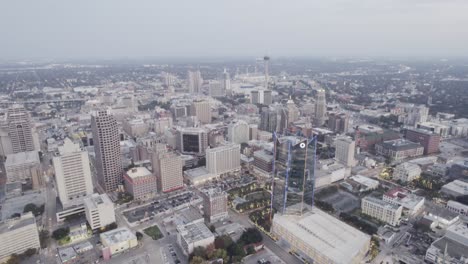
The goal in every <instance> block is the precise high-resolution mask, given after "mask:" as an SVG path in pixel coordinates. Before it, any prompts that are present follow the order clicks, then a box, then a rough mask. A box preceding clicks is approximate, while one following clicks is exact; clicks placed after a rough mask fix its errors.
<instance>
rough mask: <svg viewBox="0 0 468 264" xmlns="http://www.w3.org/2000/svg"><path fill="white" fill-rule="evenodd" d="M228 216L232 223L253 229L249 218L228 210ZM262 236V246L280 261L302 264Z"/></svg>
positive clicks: (269, 239)
mask: <svg viewBox="0 0 468 264" xmlns="http://www.w3.org/2000/svg"><path fill="white" fill-rule="evenodd" d="M229 215H230V217H231V220H233V222H237V223H240V224H242V225H243V226H245V227H253V226H254V225H252V223H251V222H250V221H249V217H248V216H247V215H243V214H238V213H237V212H235V211H233V210H231V209H230V212H229ZM262 236H263V244H264V245H265V246H266V247H267V248H268V249H270V250H271V251H273V252H274V253H275V254H276V255H277V256H278V257H279V258H280V259H281V260H282V261H284V262H286V263H288V264H302V261H300V260H299V259H297V258H296V257H294V256H293V255H291V254H289V252H287V251H286V250H284V249H283V248H282V247H280V246H279V245H277V244H276V242H275V241H274V240H273V239H271V238H270V237H269V236H267V235H265V234H264V233H262Z"/></svg>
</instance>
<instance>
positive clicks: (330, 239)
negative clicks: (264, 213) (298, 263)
mask: <svg viewBox="0 0 468 264" xmlns="http://www.w3.org/2000/svg"><path fill="white" fill-rule="evenodd" d="M272 234H273V235H274V236H275V237H277V238H278V239H280V242H279V243H283V244H284V245H287V246H288V247H289V249H290V250H292V251H295V252H297V253H298V254H300V255H301V256H303V257H304V258H305V259H306V260H307V261H308V262H309V263H342V264H345V263H346V264H348V263H349V264H351V263H355V264H357V263H361V261H362V260H363V259H364V257H365V255H366V253H367V251H368V250H369V244H370V236H368V235H366V234H364V233H362V232H361V231H359V230H357V229H356V228H354V227H351V226H349V225H347V224H345V223H344V222H342V221H340V220H338V219H337V218H335V217H333V216H331V215H329V214H327V213H325V212H323V211H321V210H319V209H317V208H314V210H313V212H307V213H305V214H302V215H282V214H279V213H277V214H275V215H274V217H273V225H272Z"/></svg>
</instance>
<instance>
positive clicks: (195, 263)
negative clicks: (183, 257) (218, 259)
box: [190, 256, 205, 264]
mask: <svg viewBox="0 0 468 264" xmlns="http://www.w3.org/2000/svg"><path fill="white" fill-rule="evenodd" d="M204 263H205V259H203V258H202V257H199V256H195V257H193V258H192V260H190V264H204Z"/></svg>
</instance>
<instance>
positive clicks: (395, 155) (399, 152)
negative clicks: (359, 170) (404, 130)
mask: <svg viewBox="0 0 468 264" xmlns="http://www.w3.org/2000/svg"><path fill="white" fill-rule="evenodd" d="M375 151H376V153H377V154H379V155H382V156H384V157H387V158H389V159H390V160H391V161H400V160H404V159H407V158H412V157H418V156H421V155H423V153H424V147H423V146H422V145H421V144H419V143H415V142H411V141H409V140H405V139H396V140H389V141H384V142H382V143H379V144H376V145H375Z"/></svg>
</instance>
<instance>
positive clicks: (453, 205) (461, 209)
mask: <svg viewBox="0 0 468 264" xmlns="http://www.w3.org/2000/svg"><path fill="white" fill-rule="evenodd" d="M446 208H447V209H449V210H450V211H452V212H455V213H457V214H460V215H465V216H468V205H466V204H462V203H459V202H457V201H452V200H450V201H448V203H447V206H446Z"/></svg>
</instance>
